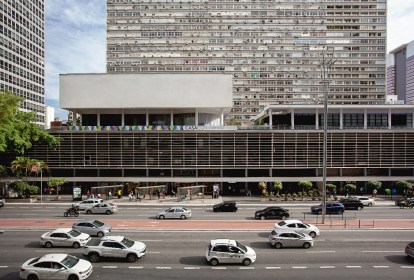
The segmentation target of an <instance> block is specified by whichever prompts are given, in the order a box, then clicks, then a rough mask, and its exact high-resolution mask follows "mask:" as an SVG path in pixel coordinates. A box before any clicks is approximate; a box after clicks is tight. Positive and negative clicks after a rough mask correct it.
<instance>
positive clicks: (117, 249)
mask: <svg viewBox="0 0 414 280" xmlns="http://www.w3.org/2000/svg"><path fill="white" fill-rule="evenodd" d="M146 251H147V246H146V245H145V244H144V243H142V242H139V241H134V240H131V239H129V238H127V237H125V236H105V237H102V239H101V240H96V239H94V240H91V241H89V242H88V244H87V245H86V246H85V249H84V251H83V255H84V256H87V257H89V260H90V261H91V262H93V263H95V262H98V261H99V260H100V259H101V258H103V257H104V258H105V257H106V258H125V259H126V260H127V261H128V262H135V261H137V260H138V259H140V258H142V257H143V256H145V253H146Z"/></svg>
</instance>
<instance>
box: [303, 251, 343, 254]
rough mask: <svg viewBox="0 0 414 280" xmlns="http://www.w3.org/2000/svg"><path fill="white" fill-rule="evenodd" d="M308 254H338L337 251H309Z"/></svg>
mask: <svg viewBox="0 0 414 280" xmlns="http://www.w3.org/2000/svg"><path fill="white" fill-rule="evenodd" d="M306 253H307V254H318V253H336V251H307V252H306Z"/></svg>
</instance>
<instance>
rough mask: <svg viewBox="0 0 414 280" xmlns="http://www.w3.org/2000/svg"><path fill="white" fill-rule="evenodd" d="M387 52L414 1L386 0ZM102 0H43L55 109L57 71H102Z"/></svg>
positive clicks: (398, 40) (413, 23)
mask: <svg viewBox="0 0 414 280" xmlns="http://www.w3.org/2000/svg"><path fill="white" fill-rule="evenodd" d="M387 2H388V4H387V5H388V20H387V21H388V22H387V52H389V51H391V50H393V49H395V48H397V47H399V46H401V45H402V44H406V43H409V42H411V41H413V40H414V1H413V0H387ZM105 36H106V0H45V75H46V77H45V92H46V104H47V105H49V106H52V107H54V108H55V117H58V118H59V119H60V120H66V119H67V111H65V110H62V109H59V74H68V73H104V72H105V71H106V38H105Z"/></svg>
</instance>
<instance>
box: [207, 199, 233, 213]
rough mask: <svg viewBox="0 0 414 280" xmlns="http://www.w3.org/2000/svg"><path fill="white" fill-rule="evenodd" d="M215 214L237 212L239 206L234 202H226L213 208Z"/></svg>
mask: <svg viewBox="0 0 414 280" xmlns="http://www.w3.org/2000/svg"><path fill="white" fill-rule="evenodd" d="M213 211H214V212H236V211H237V206H236V202H234V201H224V202H222V203H219V204H216V205H214V206H213Z"/></svg>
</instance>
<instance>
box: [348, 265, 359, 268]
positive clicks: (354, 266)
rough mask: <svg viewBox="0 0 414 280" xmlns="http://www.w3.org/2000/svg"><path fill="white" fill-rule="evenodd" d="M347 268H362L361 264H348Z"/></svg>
mask: <svg viewBox="0 0 414 280" xmlns="http://www.w3.org/2000/svg"><path fill="white" fill-rule="evenodd" d="M346 268H362V266H360V265H347V266H346Z"/></svg>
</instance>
